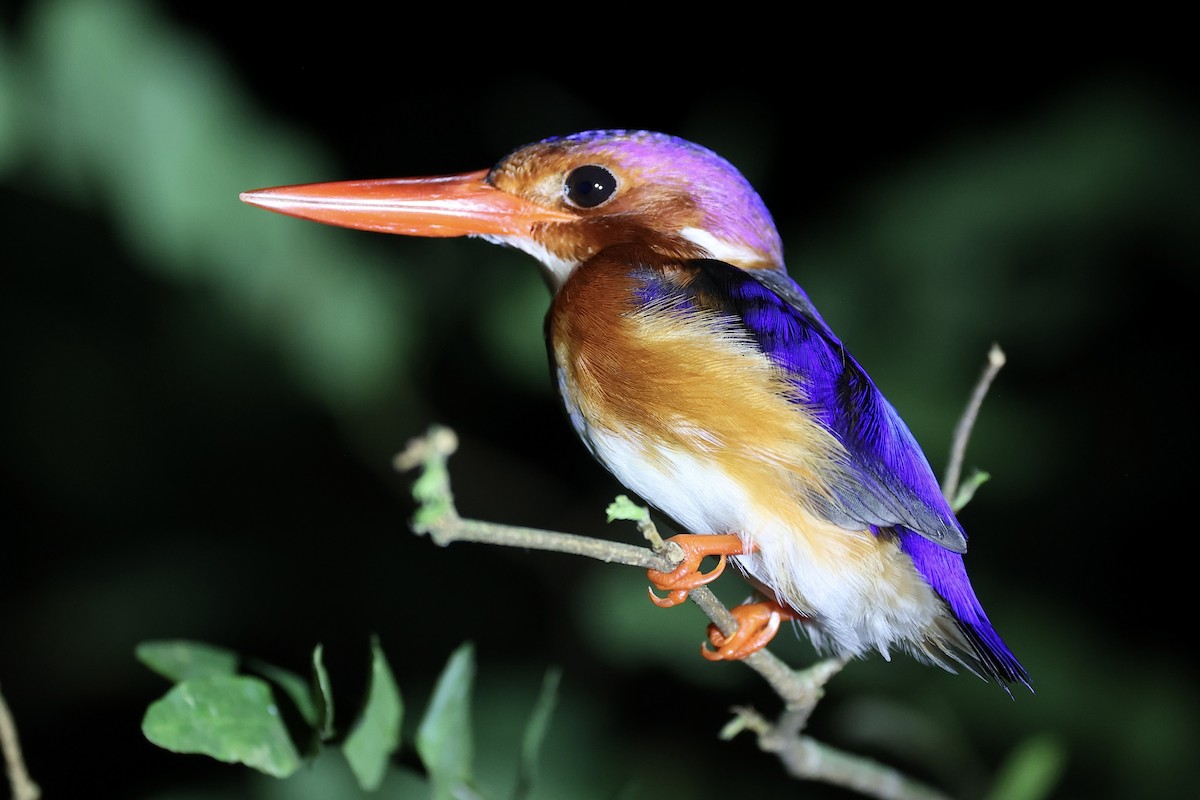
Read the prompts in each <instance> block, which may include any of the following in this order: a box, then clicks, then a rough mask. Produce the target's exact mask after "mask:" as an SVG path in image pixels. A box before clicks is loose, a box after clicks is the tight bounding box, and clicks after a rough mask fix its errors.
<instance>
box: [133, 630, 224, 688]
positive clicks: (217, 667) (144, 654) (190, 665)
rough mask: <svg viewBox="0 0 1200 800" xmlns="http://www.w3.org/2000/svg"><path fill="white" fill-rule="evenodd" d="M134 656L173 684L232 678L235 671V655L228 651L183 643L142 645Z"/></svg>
mask: <svg viewBox="0 0 1200 800" xmlns="http://www.w3.org/2000/svg"><path fill="white" fill-rule="evenodd" d="M134 652H135V653H136V655H137V659H138V660H139V661H141V662H142V663H143V664H145V665H146V666H147V667H149V668H150V669H152V670H154V671H155V672H157V673H158V674H159V675H162V676H163V677H164V678H169V679H170V680H173V681H176V682H178V681H184V680H189V679H192V678H207V677H211V676H214V675H233V674H235V673H236V672H237V667H238V655H237V653H235V652H233V651H232V650H226V649H225V648H223V647H215V646H213V645H210V644H204V643H202V642H191V641H187V640H185V639H172V640H163V641H156V642H142V643H141V644H139V645H138V646H137V649H136V650H135V651H134Z"/></svg>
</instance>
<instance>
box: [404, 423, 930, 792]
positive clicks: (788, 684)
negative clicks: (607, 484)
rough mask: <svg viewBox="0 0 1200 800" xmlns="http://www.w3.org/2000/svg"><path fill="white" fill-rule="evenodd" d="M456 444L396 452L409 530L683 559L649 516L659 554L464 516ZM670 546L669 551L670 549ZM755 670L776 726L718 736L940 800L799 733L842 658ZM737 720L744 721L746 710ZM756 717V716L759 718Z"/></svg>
mask: <svg viewBox="0 0 1200 800" xmlns="http://www.w3.org/2000/svg"><path fill="white" fill-rule="evenodd" d="M457 446H458V439H457V436H455V434H454V432H453V431H451V430H450V429H448V428H444V427H441V426H434V427H432V428H431V429H430V430H429V433H428V434H427V435H425V436H423V437H419V438H416V439H413V440H412V441H411V442H409V445H408V447H407V448H406V449H405V450H404V452H402V453H401V454H400V455H398V456H397V457H396V460H395V466H396V468H397V469H399V470H405V471H407V470H412V469H417V468H419V469H420V470H421V474H420V476H419V477H418V478H417V480H416V481H415V482H414V484H413V496H414V497H415V498H416V500H417V502H418V504H419V507H418V509H417V513H416V514H415V515H414V517H413V522H412V527H413V530H414V531H415V532H416V533H418V534H421V535H426V534H427V535H429V537H430V538H431V539H433V541H434V542H435V543H436V544H438V545H440V546H443V547H444V546H446V545H449V544H450V543H452V542H477V543H485V544H496V545H503V546H509V547H520V548H523V549H530V550H546V551H551V552H558V553H568V554H572V555H580V556H586V557H588V558H593V559H596V560H599V561H604V562H605V563H618V564H626V565H628V566H634V567H640V568H643V569H654V570H658V571H661V572H669V571H670V570H672V569H674V568H675V566H676V565H678V564H679V562H680V561H681V560H682V553H680V552H679V551H678V549H677V548H676V547H675V546H674V545H673V544H672V543H669V542H667V543H664V542H663V541H662V539H661V537H659V536H658V533H657V531H656V530H655V529H654V527H653V523H652V522H650V520H649V514H648V513H647V514H646V515H645V518H644V519H642V520H639V521H638V527H639V528H640V529H641V530H642V533H643V535H644V536H645V537H646V538H647V539H649V540H650V541H651V542H652V543H654V544H655V545H657V546H658V547H659V548H660V549H661V552H655V551H654V550H652V549H649V548H644V547H637V546H634V545H628V544H623V543H620V542H612V541H608V540H605V539H593V538H590V537H586V536H579V535H576V534H569V533H560V532H557V531H545V530H539V529H536V528H523V527H517V526H510V525H499V524H495V523H491V522H483V521H480V520H472V519H464V518H462V517H461V516H459V514H458V510H457V509H456V508H455V506H454V495H453V492H452V491H451V489H450V473H449V470H448V469H447V467H446V461H447V459H448V458H449V457H450V455H451V454H452V453H453V452H454V451H455V449H456V448H457ZM673 548H674V549H673ZM688 596H689V597H690V598H691V599H692V601H693V602H694V603H696V605H697V606H698V607H699V608H700V609H701V610H702V611H703V612H704V613H705V614H706V615H707V616H708V618H709V619H710V620H712V621H713V623H714V624H715V625H716V626H717V627H718V628H719V629H720V630H721V632H722V633H724V634H726V635H729V634H732V633H733V632H734V631H735V630H737V622H736V620H735V619H734V618H733V615H732V614H730V613H729V609H728V608H726V607H725V606H724V604H722V603H721V601H720V600H718V599H717V597H716V595H714V594H713V593H712V591H711V590H709V589H708V587H704V586H702V587H700V588H698V589H693V590H691V592H690V593H689V595H688ZM743 663H745V664H746V665H747V666H749V667H750V668H751V669H753V670H754V671H756V672H757V673H758V674H759V675H761V676H762V677H763V678H764V679H765V680H766V681H767V682H768V683H769V684H770V686H771V687H772V689H774V690H775V692H776V693H777V694H778V695H779V696H780V698H782V699H783V701H784V705H785V709H786V710H785V712H784V715H783V717H782V719H781V722H780V724H779V725H777V726H774V727H772V726H770V725H766V727H763V725H765V721H763V724H759V723H758V722H757V721H754V722H753V724H745V725H741V726H739V725H737V724H736V722H737V719H738V718H735V722H734V724H731V725H729V726H726V729H725V731H724V735H726V736H732V735H735V734H736V733H737V731H738V730H742V729H748V730H753V731H754V732H755V733H757V734H758V737H759V743H760V746H761V747H762V748H763V749H764V750H766V751H768V752H774V753H777V754H778V755H779V757H780V759H781V760H783V762H784V764H785V765H786V767H787V769H788V770H789V772H791V774H793V775H794V776H795V777H799V778H809V779H814V780H823V781H826V782H829V783H833V784H837V785H840V786H845V787H847V788H851V789H856V790H858V791H860V792H862V793H863V794H865V795H868V796H871V797H876V798H879V800H933V799H934V798H941V795H939V794H937V792H935V791H934V790H933V789H930V788H928V787H926V786H924V785H922V784H919V783H917V782H915V781H912V780H911V779H909V778H907V777H905V776H903V775H902V774H900V773H899V772H897V771H895V770H893V769H891V768H890V767H886V766H884V765H882V764H879V763H878V762H875V761H872V760H870V759H866V758H862V757H859V756H855V755H852V754H849V753H844V752H841V751H838V750H835V749H833V748H830V747H827V746H825V745H821V744H819V743H817V742H814V741H812V740H811V739H807V738H806V737H800V736H799V732H800V730H801V729H802V728H803V727H804V725H805V724H807V721H808V717H809V715H810V714H811V713H812V711H813V709H814V708H815V707H816V704H817V703H818V702H819V701H820V699H821V698H822V697H823V695H824V686H825V683H826V682H827V681H828V680H829V679H830V678H832V677H833V676H834V675H835V674H837V672H838V671H839V670H841V668H842V667H843V666H844V663H845V662H844V661H842V660H840V659H828V660H825V661H821V662H818V663H817V664H815V665H813V666H812V667H810V668H808V669H806V670H803V671H799V672H797V671H795V670H792V669H791V668H790V667H788V666H787V664H785V663H784V662H783V661H782V660H780V659H779V658H778V657H777V656H775V655H774V654H773V653H771V652H770V651H769V650H766V649H762V650H759V651H758V652H756V653H754V654H753V655H751V656H749V657H748V658H746V659H744V660H743ZM739 718H742V719H746V720H749V719H750V718H748V717H745V715H739ZM757 720H762V718H761V717H757Z"/></svg>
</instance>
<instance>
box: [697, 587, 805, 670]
mask: <svg viewBox="0 0 1200 800" xmlns="http://www.w3.org/2000/svg"><path fill="white" fill-rule="evenodd" d="M729 613H731V614H733V618H734V619H736V620H737V624H738V626H737V630H736V631H734V632H733V633H731V634H730V635H729V636H726V635H725V634H723V633H721V629H720V628H718V627H717V626H716V625H709V626H708V640H709V641H710V642H712V644H713V647H715V648H716V649H715V650H713V649H710V648H709V647H708V646H707V645H701V646H700V655H702V656H704V657H705V658H707V659H708V660H709V661H741V660H742V659H743V658H746V657H747V656H751V655H754V654H755V653H757V652H758V651H759V650H761V649H763V648H764V647H766V646H767V644H768V643H769V642H770V641H771V640H772V639H774V638H775V634H776V633H778V632H779V624H780V623H781V622H782V621H783V618H784V617H787V618H789V619H802V616H801V615H800V614H798V613H797V612H795V611H793V610H792V609H790V608H785V607H784V606H781V605H779V604H778V603H776V602H774V601H771V600H768V601H765V602H762V603H744V604H743V605H740V606H734V607H733V608H731V609H729Z"/></svg>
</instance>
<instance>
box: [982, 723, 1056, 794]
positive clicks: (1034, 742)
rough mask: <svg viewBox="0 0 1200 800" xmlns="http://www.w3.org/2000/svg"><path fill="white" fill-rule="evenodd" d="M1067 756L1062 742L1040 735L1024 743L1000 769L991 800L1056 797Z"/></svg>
mask: <svg viewBox="0 0 1200 800" xmlns="http://www.w3.org/2000/svg"><path fill="white" fill-rule="evenodd" d="M1065 763H1066V753H1065V752H1064V750H1063V746H1062V744H1061V743H1060V742H1058V741H1057V740H1055V739H1053V738H1052V737H1049V736H1038V737H1034V738H1032V739H1029V740H1027V741H1025V742H1024V743H1022V744H1021V746H1020V747H1018V748H1017V749H1016V750H1014V751H1013V753H1012V754H1011V755H1009V757H1008V760H1007V761H1006V762H1005V764H1004V765H1003V766H1002V767H1001V769H1000V774H999V776H998V777H997V778H996V783H995V785H994V786H993V787H992V790H991V792H989V793H988V795H987V800H1042V798H1046V797H1050V796H1052V795H1053V794H1054V789H1055V787H1056V786H1057V785H1058V784H1059V781H1060V779H1061V778H1062V773H1063V767H1064V765H1065Z"/></svg>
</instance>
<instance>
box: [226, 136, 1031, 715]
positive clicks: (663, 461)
mask: <svg viewBox="0 0 1200 800" xmlns="http://www.w3.org/2000/svg"><path fill="white" fill-rule="evenodd" d="M240 199H241V200H242V201H243V202H245V203H248V204H250V205H252V206H257V207H260V208H264V209H267V210H270V211H274V212H278V213H281V214H285V215H288V216H293V217H299V218H302V219H308V220H312V221H316V222H320V223H325V224H329V225H336V226H341V227H348V228H355V229H359V230H367V231H375V232H384V233H392V234H401V235H407V236H420V237H459V236H467V237H475V238H479V239H482V240H484V241H487V242H490V243H493V244H497V245H501V246H504V247H509V248H514V249H516V250H519V251H522V252H524V253H526V254H528V255H529V256H532V257H533V259H534V260H536V262H537V263H538V264H539V265H540V268H541V272H542V275H543V276H544V278H545V280H546V283H547V285H548V287H549V290H550V295H551V300H550V305H549V309H548V312H547V314H546V317H545V322H544V330H545V339H546V345H547V354H548V361H549V366H550V375H551V381H552V383H553V385H554V386H555V387H557V390H558V394H559V395H560V397H561V400H562V406H563V409H564V411H565V416H566V418H567V419H568V420H569V422H570V424H571V426H572V427H573V428H574V430H575V433H576V434H578V437H579V438H580V439H581V440H582V442H583V444H584V446H585V447H586V448H587V450H588V451H590V453H591V455H592V456H594V458H595V459H596V460H597V461H598V462H599V463H600V464H601V465H603V467H605V468H606V469H607V470H608V471H609V472H610V473H611V474H612V475H613V476H614V477H615V479H616V480H617V481H618V482H619V483H620V484H622V485H623V486H624V487H625V488H627V489H628V490H630V491H631V492H632V493H634V494H635V495H637V496H638V497H640V498H642V499H643V500H644V501H645V502H646V503H647V504H648V505H649V506H650V507H652V508H654V509H655V510H656V511H657V512H658V513H661V514H663V515H665V517H666V518H668V519H669V520H671V521H672V522H673V523H674V524H675V525H676V526H678V528H679V530H681V531H683V532H682V533H679V534H678V535H676V536H673V537H671V541H674V542H676V543H677V544H678V545H679V546H680V547H681V548H682V551H683V553H684V560H683V562H682V563H681V564H680V566H679V567H677V568H676V569H675V570H674V571H672V572H659V571H656V570H650V571H649V572H648V575H649V577H650V579H651V583H652V586H653V588H656V589H658V590H659V591H665V592H666V593H667V594H666V595H665V596H659V595H657V594H655V592H654V591H653V589H652V590H651V592H650V595H651V599H652V600H654V602H655V603H656V604H658V605H660V606H672V605H678V604H679V603H681V602H683V601H684V600H685V599H686V598H687V596H688V592H689V591H691V590H694V589H695V588H696V587H697V586H700V585H704V584H706V583H708V582H709V581H711V580H713V579H714V578H715V577H716V576H717V575H718V574H720V573H721V570H723V569H724V567H725V565H726V563H727V560H728V561H729V562H732V563H733V564H734V565H735V567H736V568H737V570H738V571H739V572H740V573H741V575H742V576H743V577H744V578H745V580H746V581H747V582H748V583H749V584H750V586H752V587H753V588H754V590H755V592H756V594H755V595H754V598H757V599H755V600H754V601H753V602H752V601H750V600H748V601H747V602H745V603H743V604H741V605H737V606H735V607H734V608H733V609H732V611H733V612H734V615H735V618H736V619H737V621H738V623H739V624H738V627H737V630H736V632H734V633H732V634H730V635H728V636H726V635H725V634H723V633H721V632H720V631H718V630H716V629H715V627H714V626H710V628H709V642H707V643H705V644H704V645H703V646H702V648H701V649H702V652H703V654H704V655H705V656H706V657H708V658H710V659H712V660H734V661H736V660H741V659H744V658H748V657H749V656H750V655H752V654H754V653H756V652H757V651H758V650H760V649H761V648H762V647H764V646H766V645H767V644H768V643H769V642H770V641H771V640H772V638H773V637H774V636H775V634H776V632H777V631H778V630H779V627H780V624H781V621H782V620H792V621H794V622H795V623H796V627H798V628H799V629H801V630H802V631H804V632H805V633H806V634H807V635H808V637H809V639H810V640H811V642H812V644H813V646H814V648H815V649H816V651H817V652H818V653H820V654H823V655H827V656H831V657H834V658H839V659H843V660H850V659H861V658H867V657H871V656H873V655H874V654H876V653H878V654H880V655H881V656H882V657H883V658H884V659H885V660H891V657H892V654H893V652H900V653H907V654H909V655H910V656H911V657H913V658H915V659H916V660H917V661H920V662H923V663H926V664H930V665H934V666H938V667H941V668H944V669H945V670H947V671H949V672H958V670H959V668H965V669H966V670H968V671H969V672H972V673H974V674H975V675H977V676H978V677H980V678H982V679H983V680H984V681H987V682H995V683H997V684H999V685H1000V686H1001V687H1002V688H1004V690H1005V691H1006V692H1008V694H1009V695H1010V696H1011V695H1012V691H1011V688H1010V686H1012V685H1017V684H1022V685H1024V686H1026V687H1028V688H1029V689H1030V690H1032V684H1031V683H1030V679H1029V675H1028V673H1027V672H1026V670H1025V668H1024V667H1023V666H1022V665H1021V663H1020V662H1019V661H1018V659H1017V657H1016V656H1015V655H1014V654H1013V652H1012V651H1011V650H1010V649H1009V647H1008V646H1007V645H1006V644H1005V642H1004V640H1003V639H1002V638H1001V637H1000V635H999V633H998V632H997V631H996V629H995V628H994V626H993V625H992V623H991V622H990V620H989V618H988V616H987V614H986V613H985V611H984V609H983V606H982V605H981V603H980V601H979V599H978V597H977V596H976V593H975V591H974V589H973V587H972V584H971V581H970V579H969V577H968V575H967V571H966V567H965V561H964V554H965V552H966V550H967V535H966V533H965V531H964V529H963V526H962V524H961V523H960V521H959V520H958V518H957V516H956V514H955V512H954V510H953V509H952V508H951V506H950V505H949V503H948V501H947V500H946V498H945V497H943V494H942V490H941V488H940V485H939V482H938V481H937V479H936V478H935V476H934V474H933V470H932V468H931V466H930V463H929V461H928V459H927V457H926V456H925V454H924V452H923V451H922V449H921V447H920V445H919V444H918V443H917V441H916V439H915V438H914V436H913V434H912V433H911V431H910V430H909V428H908V426H907V425H906V423H905V422H904V421H903V420H902V418H901V417H900V415H899V413H898V412H897V410H896V409H895V407H894V406H893V405H892V404H891V403H890V402H889V401H888V400H887V399H885V397H884V396H883V394H882V393H881V391H880V390H879V389H878V388H877V387H876V385H875V383H874V382H873V381H872V379H871V378H870V377H869V376H868V374H867V372H866V371H865V370H864V369H863V368H862V366H860V365H859V363H858V362H857V361H856V360H855V359H854V358H853V357H852V356H851V354H850V353H849V352H848V351H847V349H846V348H845V346H844V345H843V344H842V342H841V341H840V340H839V339H838V337H837V336H836V335H835V334H834V332H833V330H832V329H831V328H830V326H829V325H828V324H827V323H826V322H825V320H824V318H823V317H822V316H821V314H820V313H819V312H818V311H817V308H816V307H815V306H814V304H813V303H812V301H811V300H810V298H809V296H808V294H807V293H806V292H805V291H804V289H803V288H801V286H800V284H799V283H797V282H796V281H795V280H794V279H793V278H792V277H791V276H790V274H789V272H788V269H787V267H786V265H785V262H784V257H783V244H782V240H781V237H780V235H779V232H778V230H777V228H776V224H775V222H774V219H773V218H772V215H771V213H770V211H769V210H768V208H767V207H766V205H765V204H764V202H763V200H762V197H761V196H760V195H759V193H758V191H757V190H756V189H755V188H754V187H753V186H752V185H751V184H750V182H749V181H748V180H747V179H746V178H745V177H744V175H743V174H742V173H741V172H740V171H739V170H738V169H737V168H736V167H735V166H734V165H733V164H732V163H731V162H729V161H728V160H727V159H725V158H724V157H722V156H720V155H718V154H717V153H716V152H714V151H713V150H711V149H709V148H707V147H705V146H703V145H700V144H697V143H695V142H693V141H689V140H687V139H684V138H681V137H679V136H676V135H673V134H669V133H663V132H658V131H651V130H637V129H615V128H614V129H596V130H586V131H582V132H578V133H572V134H567V135H558V136H551V137H548V138H545V139H542V140H540V141H536V142H532V143H530V144H526V145H522V146H519V147H517V148H515V149H513V150H511V151H510V152H509V153H508V154H507V155H505V156H504V157H503V158H501V159H500V160H499V161H498V162H496V163H495V165H494V166H492V167H490V168H485V169H480V170H475V171H470V172H463V173H456V174H445V175H435V176H428V177H415V178H391V179H381V180H338V181H332V182H325V183H308V184H294V185H289V186H277V187H271V188H264V189H258V190H252V191H247V192H243V193H241V195H240ZM710 556H715V557H717V558H718V559H719V560H718V562H717V566H716V567H715V568H712V569H710V570H708V571H703V570H702V568H701V563H702V562H703V561H704V559H706V558H709V557H710ZM704 563H712V562H711V561H708V562H704ZM752 599H753V598H752Z"/></svg>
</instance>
